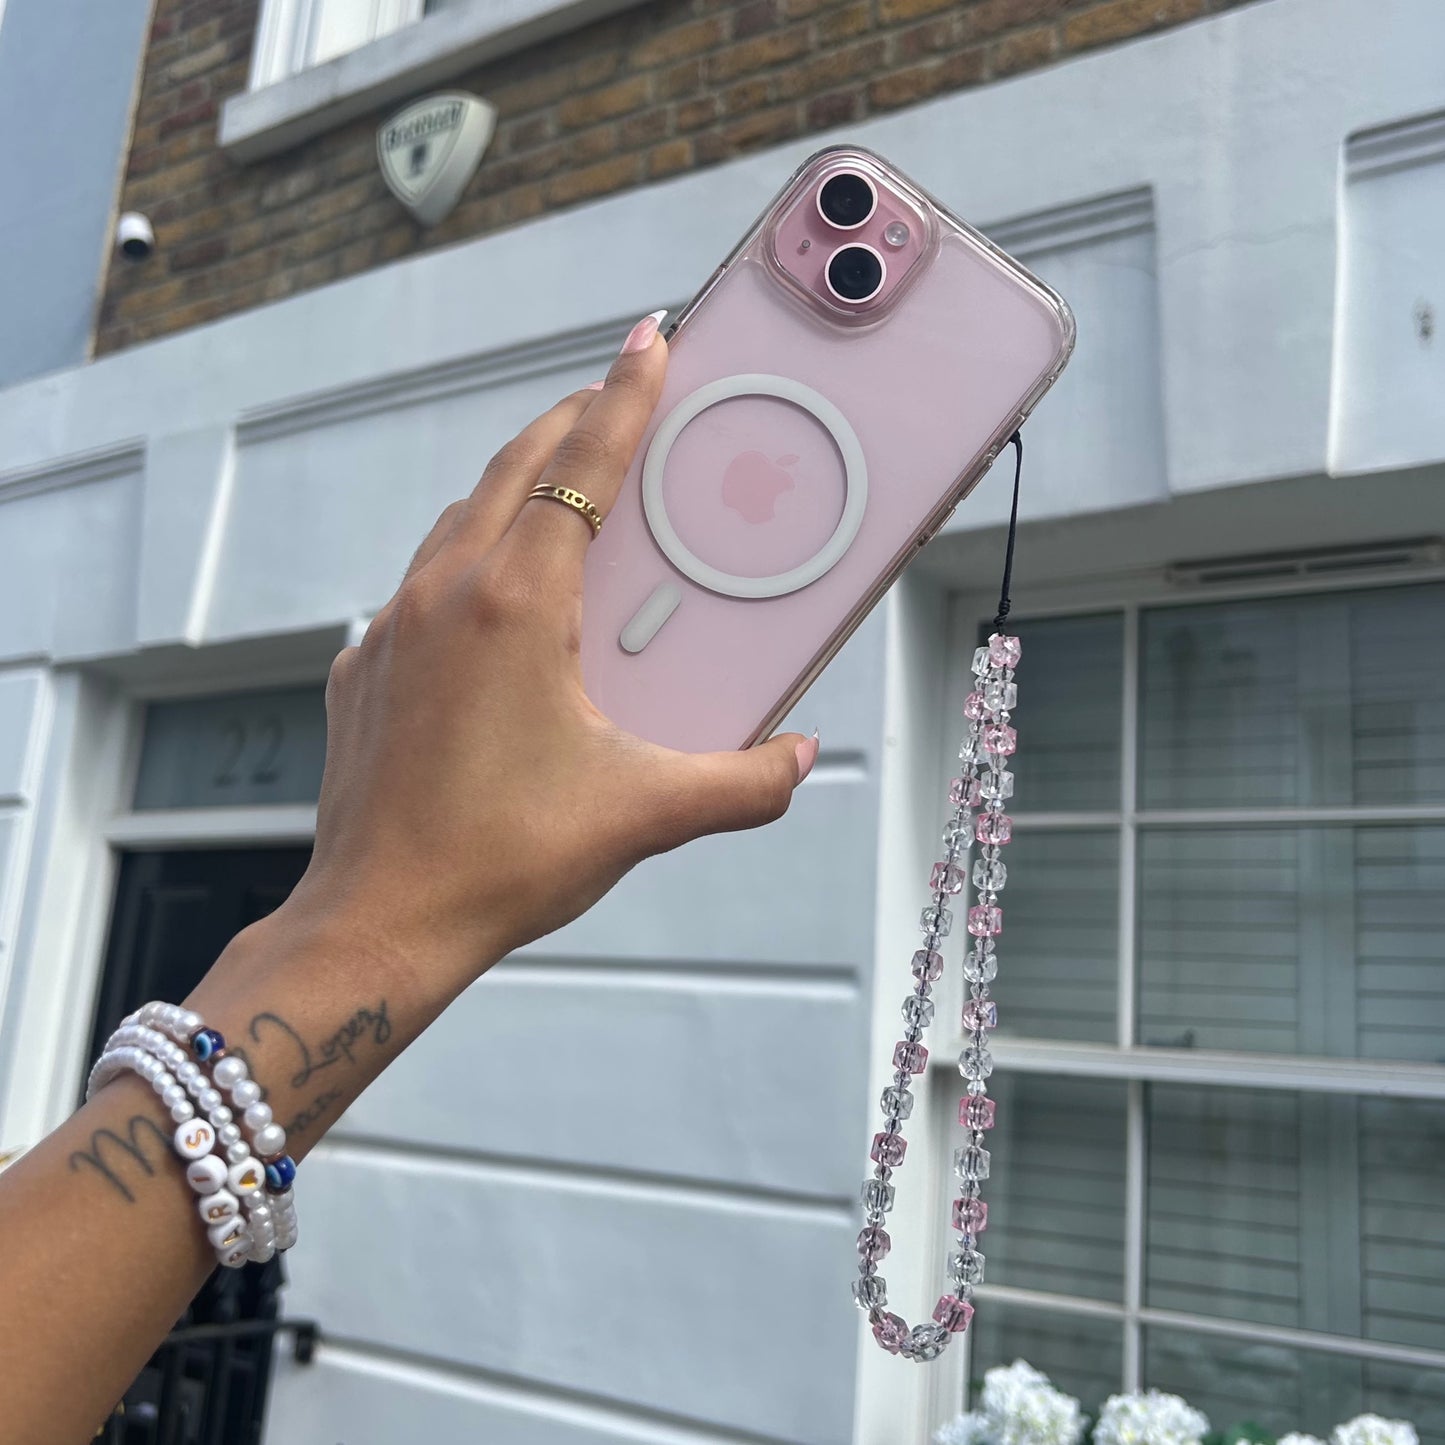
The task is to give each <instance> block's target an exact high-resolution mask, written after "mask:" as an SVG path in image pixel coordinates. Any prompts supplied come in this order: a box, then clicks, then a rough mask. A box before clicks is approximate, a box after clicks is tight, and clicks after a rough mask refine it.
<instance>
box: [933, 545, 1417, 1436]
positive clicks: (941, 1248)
mask: <svg viewBox="0 0 1445 1445" xmlns="http://www.w3.org/2000/svg"><path fill="white" fill-rule="evenodd" d="M1428 582H1436V583H1440V582H1445V567H1441V566H1438V565H1433V566H1418V567H1412V568H1410V569H1409V570H1408V571H1405V570H1402V569H1388V570H1383V571H1366V570H1361V571H1359V572H1355V573H1352V574H1348V575H1343V576H1333V577H1306V578H1291V579H1288V580H1284V581H1280V582H1277V583H1272V584H1271V583H1261V582H1255V583H1253V584H1249V585H1244V584H1241V585H1237V586H1234V585H1230V586H1215V585H1205V586H1189V587H1185V586H1178V585H1172V586H1171V585H1170V584H1169V583H1168V582H1166V581H1165V580H1164V579H1162V578H1161V577H1159V576H1157V575H1155V576H1151V577H1148V578H1143V579H1134V580H1130V581H1119V580H1114V581H1108V580H1104V581H1101V582H1096V583H1093V584H1090V585H1088V586H1087V587H1068V586H1060V587H1058V588H1036V589H1031V593H1030V596H1029V599H1028V603H1029V605H1027V606H1021V607H1019V608H1018V617H1019V618H1020V620H1027V621H1043V620H1047V619H1050V618H1061V617H1070V616H1088V615H1095V614H1100V613H1106V612H1107V613H1114V614H1116V615H1117V614H1122V617H1123V642H1122V646H1123V685H1122V688H1121V690H1120V692H1121V696H1120V702H1121V708H1122V717H1121V730H1120V807H1119V809H1117V810H1101V811H1092V812H1082V811H1080V812H1068V813H1064V812H1030V811H1029V810H1028V807H1027V797H1028V793H1027V789H1028V779H1027V758H1026V753H1027V739H1026V738H1025V739H1023V742H1022V748H1023V752H1024V754H1025V757H1024V771H1023V772H1022V773H1021V774H1020V794H1019V799H1018V801H1019V803H1020V804H1021V805H1023V806H1020V807H1016V808H1013V809H1011V810H1010V812H1011V816H1012V818H1013V820H1014V827H1015V829H1016V830H1017V831H1027V830H1038V831H1055V832H1059V831H1067V830H1070V829H1092V830H1098V829H1100V828H1115V829H1117V830H1118V835H1119V884H1118V887H1119V896H1118V909H1119V914H1118V918H1119V938H1118V1003H1117V1016H1118V1017H1117V1034H1116V1041H1115V1042H1114V1043H1113V1044H1098V1043H1082V1042H1080V1043H1071V1042H1069V1041H1067V1040H1058V1039H1027V1038H1022V1039H1007V1038H1001V1039H998V1040H997V1041H996V1042H995V1043H994V1045H993V1048H992V1052H993V1055H994V1059H995V1063H996V1065H997V1068H998V1069H999V1071H1000V1072H1009V1071H1013V1072H1016V1073H1029V1074H1036V1075H1052V1076H1057V1077H1090V1078H1100V1079H1116V1080H1119V1081H1121V1082H1123V1083H1124V1084H1125V1086H1126V1104H1125V1180H1124V1280H1123V1292H1122V1293H1123V1298H1122V1300H1120V1301H1117V1302H1115V1301H1108V1300H1099V1299H1090V1298H1085V1297H1082V1296H1070V1295H1061V1294H1052V1293H1049V1292H1046V1291H1040V1290H1033V1289H1020V1288H1016V1287H1013V1286H1009V1285H1000V1284H996V1283H994V1284H985V1285H982V1286H980V1287H979V1289H978V1299H979V1307H980V1309H983V1310H986V1309H987V1308H988V1307H989V1305H990V1304H991V1303H994V1302H997V1303H999V1304H1010V1305H1022V1306H1029V1307H1033V1308H1035V1309H1038V1310H1040V1311H1041V1312H1042V1311H1047V1312H1050V1313H1052V1314H1054V1315H1055V1316H1057V1315H1074V1316H1080V1317H1089V1318H1093V1319H1097V1320H1107V1321H1110V1322H1111V1323H1113V1324H1114V1325H1116V1326H1117V1327H1118V1329H1119V1332H1120V1336H1121V1343H1122V1362H1123V1363H1122V1378H1121V1380H1120V1382H1119V1385H1120V1388H1121V1389H1123V1390H1137V1389H1139V1388H1141V1386H1142V1383H1143V1381H1142V1374H1143V1344H1144V1331H1145V1329H1146V1328H1149V1327H1151V1326H1152V1327H1166V1328H1171V1329H1178V1330H1182V1331H1188V1332H1190V1333H1195V1334H1205V1335H1213V1336H1220V1337H1224V1338H1228V1339H1233V1340H1238V1341H1245V1342H1257V1343H1267V1344H1272V1345H1277V1346H1282V1347H1286V1348H1293V1349H1298V1350H1307V1351H1312V1352H1317V1353H1324V1354H1331V1355H1339V1356H1346V1357H1349V1358H1351V1359H1354V1360H1359V1361H1380V1362H1385V1363H1391V1364H1401V1365H1415V1366H1423V1367H1425V1368H1429V1369H1435V1370H1440V1371H1442V1372H1445V1350H1432V1349H1424V1348H1417V1347H1413V1346H1405V1345H1395V1344H1389V1343H1386V1342H1383V1341H1376V1340H1366V1339H1360V1338H1357V1337H1354V1336H1344V1335H1336V1334H1328V1333H1323V1332H1319V1331H1315V1330H1308V1329H1289V1328H1282V1327H1273V1326H1265V1325H1257V1324H1251V1323H1248V1322H1245V1321H1238V1320H1231V1319H1228V1318H1223V1317H1221V1316H1218V1315H1204V1314H1198V1315H1196V1314H1192V1313H1185V1312H1180V1311H1174V1310H1161V1309H1154V1308H1151V1307H1149V1306H1148V1305H1147V1304H1146V1303H1145V1298H1144V1296H1145V1277H1144V1265H1145V1257H1146V1227H1147V1219H1146V1212H1145V1211H1146V1203H1147V1200H1146V1187H1147V1178H1146V1171H1147V1157H1146V1149H1145V1141H1146V1127H1147V1119H1146V1113H1145V1095H1144V1088H1145V1085H1146V1084H1147V1083H1155V1082H1159V1083H1177V1084H1199V1085H1220V1084H1228V1085H1229V1087H1231V1088H1244V1089H1261V1090H1263V1089H1273V1090H1287V1091H1289V1092H1293V1093H1299V1094H1301V1095H1318V1094H1328V1093H1351V1094H1355V1095H1358V1096H1360V1097H1371V1096H1375V1097H1390V1098H1396V1099H1423V1100H1445V1067H1442V1066H1440V1065H1432V1064H1416V1063H1403V1062H1402V1063H1395V1062H1390V1061H1375V1060H1369V1061H1366V1060H1355V1059H1347V1058H1345V1059H1341V1058H1316V1057H1308V1056H1302V1055H1279V1054H1263V1053H1232V1052H1219V1051H1203V1050H1197V1049H1170V1048H1161V1047H1158V1046H1152V1045H1136V1044H1135V1043H1134V1042H1133V1039H1134V1034H1135V1028H1136V1017H1135V1000H1136V995H1137V988H1136V984H1137V938H1136V933H1137V928H1136V920H1137V902H1138V900H1137V868H1136V863H1137V854H1138V838H1139V833H1140V831H1141V830H1142V829H1143V828H1146V827H1149V826H1163V825H1181V824H1183V825H1189V826H1197V827H1205V826H1220V827H1233V828H1250V827H1279V826H1304V825H1310V824H1328V823H1339V824H1370V823H1375V824H1379V823H1445V804H1438V805H1419V806H1414V805H1410V806H1391V807H1368V806H1362V807H1355V806H1350V807H1318V808H1312V807H1290V808H1228V809H1142V808H1140V807H1139V806H1138V798H1137V787H1138V749H1139V738H1138V701H1139V669H1140V657H1139V623H1140V617H1141V614H1142V613H1143V612H1144V611H1145V610H1146V609H1148V610H1158V609H1161V608H1166V607H1194V606H1200V605H1205V604H1210V603H1215V602H1220V603H1223V602H1231V601H1254V600H1264V599H1269V598H1277V597H1288V596H1309V595H1320V594H1326V593H1341V594H1343V593H1351V592H1360V591H1366V590H1371V589H1376V588H1381V587H1389V586H1411V585H1416V584H1419V583H1428ZM993 611H994V601H993V598H992V597H991V596H989V595H986V594H980V593H967V592H965V593H955V594H954V595H953V596H952V597H951V598H950V599H949V615H948V620H947V625H946V636H947V656H948V659H949V682H948V694H947V716H949V717H950V718H959V717H962V715H963V697H964V694H965V693H966V692H967V691H968V690H969V686H970V683H971V679H970V678H969V677H968V667H967V659H968V658H969V657H970V656H971V655H972V652H973V648H974V646H975V645H976V640H977V634H978V628H979V626H980V625H983V624H986V623H987V621H988V620H989V619H990V618H991V617H992V615H993ZM1024 667H1025V669H1027V659H1025V663H1024ZM1020 685H1021V687H1022V688H1024V689H1027V687H1028V674H1027V671H1026V670H1025V671H1024V673H1023V675H1022V676H1021V678H1020ZM955 746H956V739H954V738H952V737H945V739H944V747H945V753H944V756H943V757H942V758H941V759H940V760H939V762H938V766H937V770H936V772H935V780H936V781H935V786H936V787H937V788H938V789H940V790H942V789H945V788H946V787H947V778H948V777H949V776H950V774H951V773H952V772H954V771H956V767H955V759H954V756H953V749H954V747H955ZM1003 966H1004V967H1005V968H1006V967H1007V966H1008V959H1007V955H1006V953H1005V955H1004V965H1003ZM955 987H957V988H961V986H960V985H957V984H955ZM961 1001H962V994H961V992H960V993H959V995H958V999H957V1002H959V1003H961ZM939 1013H940V1016H941V1017H949V1018H955V1017H957V1014H958V1009H957V1008H956V1007H954V1000H947V1001H941V1002H940V1006H939ZM963 1043H964V1040H963V1037H962V1034H961V1033H959V1034H956V1035H955V1036H954V1037H953V1038H952V1039H950V1040H948V1041H947V1042H942V1041H941V1042H940V1046H939V1047H938V1048H937V1049H935V1050H934V1051H933V1052H932V1053H931V1054H930V1058H929V1065H928V1094H929V1104H930V1108H929V1111H928V1118H929V1120H930V1125H929V1127H930V1129H931V1131H932V1135H933V1137H932V1144H931V1150H930V1152H931V1154H932V1156H933V1157H934V1158H939V1159H941V1158H944V1157H945V1156H946V1153H947V1152H948V1150H949V1147H950V1145H949V1140H950V1135H951V1132H952V1127H953V1123H952V1116H953V1114H954V1113H955V1112H956V1110H955V1109H954V1107H953V1106H954V1105H955V1104H956V1099H957V1094H958V1077H957V1072H956V1069H955V1065H954V1060H955V1059H956V1058H957V1056H958V1052H959V1050H960V1049H961V1048H962V1047H963ZM931 1195H932V1197H931V1198H930V1200H929V1203H928V1206H927V1210H926V1212H924V1211H920V1213H923V1214H924V1215H925V1222H924V1227H925V1229H926V1231H927V1233H926V1236H925V1237H926V1238H927V1240H928V1241H929V1248H930V1250H931V1252H932V1253H931V1258H930V1259H929V1261H928V1264H927V1267H926V1271H927V1278H928V1280H929V1281H930V1282H934V1281H936V1280H938V1279H941V1278H942V1277H943V1255H944V1252H945V1249H946V1247H947V1243H948V1241H949V1238H950V1232H949V1223H948V1207H949V1204H948V1196H947V1194H946V1191H945V1190H944V1189H937V1188H935V1189H933V1190H932V1191H931ZM999 1222H1000V1224H1003V1223H1004V1221H1002V1220H1001V1221H999ZM963 1343H964V1345H965V1348H964V1349H962V1350H956V1351H950V1352H948V1354H946V1355H945V1356H944V1357H943V1359H942V1360H940V1361H939V1366H940V1367H941V1368H939V1367H935V1369H934V1370H933V1371H931V1372H924V1371H916V1372H912V1374H913V1375H914V1376H915V1384H914V1388H915V1389H919V1390H921V1391H925V1392H926V1395H925V1398H924V1399H923V1400H921V1401H918V1402H917V1405H916V1406H915V1408H918V1407H921V1408H922V1410H923V1411H924V1413H925V1415H926V1418H927V1420H928V1428H929V1431H930V1434H931V1432H932V1431H933V1430H935V1429H937V1428H938V1427H939V1426H940V1425H942V1424H944V1423H946V1422H947V1421H949V1420H951V1419H952V1418H953V1417H954V1415H955V1414H957V1413H958V1411H959V1410H961V1409H966V1408H968V1392H967V1381H968V1380H969V1378H970V1376H971V1373H972V1372H971V1369H970V1360H969V1353H970V1351H969V1349H968V1336H967V1335H965V1336H964V1341H963ZM919 1375H931V1378H929V1379H927V1380H924V1381H917V1380H916V1377H917V1376H919Z"/></svg>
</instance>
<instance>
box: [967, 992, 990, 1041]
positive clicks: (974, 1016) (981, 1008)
mask: <svg viewBox="0 0 1445 1445" xmlns="http://www.w3.org/2000/svg"><path fill="white" fill-rule="evenodd" d="M997 1027H998V1005H997V1004H996V1003H995V1002H994V1001H993V1000H992V999H991V998H971V999H969V1001H968V1002H967V1003H966V1004H964V1006H963V1031H964V1032H965V1033H969V1034H980V1033H984V1032H986V1031H987V1030H988V1029H996V1028H997Z"/></svg>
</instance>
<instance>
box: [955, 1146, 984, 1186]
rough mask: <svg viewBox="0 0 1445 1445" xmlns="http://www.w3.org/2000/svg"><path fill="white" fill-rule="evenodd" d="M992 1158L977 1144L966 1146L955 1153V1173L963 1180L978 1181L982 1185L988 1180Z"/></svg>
mask: <svg viewBox="0 0 1445 1445" xmlns="http://www.w3.org/2000/svg"><path fill="white" fill-rule="evenodd" d="M989 1163H990V1156H989V1152H988V1150H987V1149H981V1148H979V1146H978V1145H977V1144H965V1145H964V1146H963V1147H962V1148H961V1149H955V1150H954V1151H953V1172H954V1173H955V1174H957V1175H958V1177H959V1178H960V1179H963V1180H970V1179H973V1180H977V1181H979V1182H980V1183H981V1182H982V1181H983V1180H985V1179H987V1178H988V1170H989Z"/></svg>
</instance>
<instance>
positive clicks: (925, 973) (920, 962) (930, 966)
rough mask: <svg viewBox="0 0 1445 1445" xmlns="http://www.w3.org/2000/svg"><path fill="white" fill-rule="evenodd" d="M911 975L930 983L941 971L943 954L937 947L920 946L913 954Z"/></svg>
mask: <svg viewBox="0 0 1445 1445" xmlns="http://www.w3.org/2000/svg"><path fill="white" fill-rule="evenodd" d="M912 967H913V976H914V978H918V979H922V980H924V981H925V982H927V983H932V982H933V981H934V980H935V979H937V978H938V977H939V976H940V975H941V974H942V973H943V955H942V954H941V953H939V952H938V950H937V949H932V948H920V949H919V950H918V952H917V953H915V954H914V955H913V965H912Z"/></svg>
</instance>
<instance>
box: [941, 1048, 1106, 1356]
mask: <svg viewBox="0 0 1445 1445" xmlns="http://www.w3.org/2000/svg"><path fill="white" fill-rule="evenodd" d="M954 1082H955V1083H956V1082H957V1080H955V1081H954ZM993 1083H994V1090H993V1092H994V1096H995V1098H997V1100H998V1118H999V1126H998V1128H997V1129H995V1130H994V1132H993V1135H992V1136H991V1137H990V1140H989V1149H990V1152H991V1154H992V1156H993V1157H992V1168H991V1172H990V1175H989V1179H988V1183H987V1184H986V1185H985V1186H984V1198H985V1199H987V1200H988V1204H989V1225H988V1231H987V1233H985V1235H984V1236H983V1249H984V1252H985V1255H986V1257H987V1261H988V1262H987V1270H988V1273H987V1275H986V1277H985V1279H986V1283H988V1284H1005V1285H1013V1286H1014V1287H1016V1288H1020V1289H1038V1290H1049V1291H1051V1292H1053V1293H1055V1294H1074V1295H1087V1296H1090V1297H1091V1298H1094V1299H1107V1300H1119V1299H1122V1298H1123V1278H1124V1103H1125V1086H1124V1085H1123V1084H1119V1083H1114V1082H1113V1081H1100V1080H1095V1079H1065V1078H1059V1077H1055V1076H1051V1075H1040V1074H1002V1073H999V1074H995V1075H994V1079H993ZM957 1093H958V1091H957V1089H956V1088H955V1089H951V1091H950V1095H949V1097H950V1098H951V1099H956V1097H957ZM955 1108H956V1106H955ZM954 1130H955V1136H954V1137H953V1138H952V1139H951V1140H950V1144H949V1151H948V1152H949V1155H950V1156H951V1155H952V1152H953V1150H954V1148H956V1147H957V1146H958V1144H959V1143H961V1142H962V1139H963V1133H962V1131H961V1130H958V1128H957V1125H954ZM1033 1363H1038V1362H1037V1361H1034V1362H1033Z"/></svg>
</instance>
